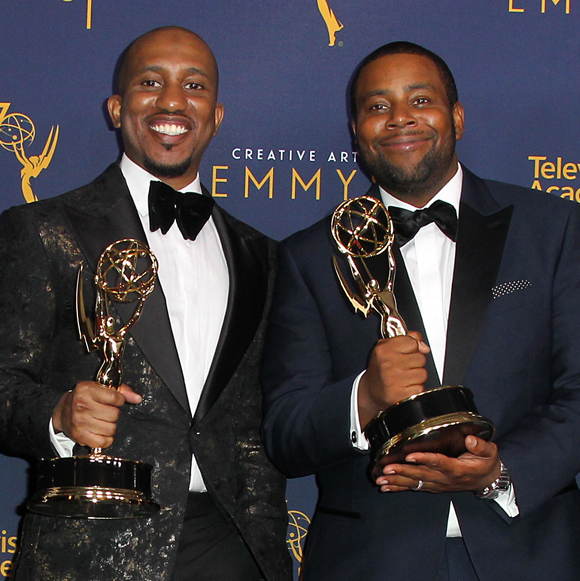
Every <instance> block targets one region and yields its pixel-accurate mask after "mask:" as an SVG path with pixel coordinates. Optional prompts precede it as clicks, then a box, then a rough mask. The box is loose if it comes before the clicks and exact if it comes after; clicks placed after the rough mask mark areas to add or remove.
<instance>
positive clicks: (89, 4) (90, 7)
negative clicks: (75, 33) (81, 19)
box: [62, 0, 93, 30]
mask: <svg viewBox="0 0 580 581" xmlns="http://www.w3.org/2000/svg"><path fill="white" fill-rule="evenodd" d="M62 1H63V2H72V1H73V0H62ZM92 25H93V0H87V30H90V29H91V27H92Z"/></svg>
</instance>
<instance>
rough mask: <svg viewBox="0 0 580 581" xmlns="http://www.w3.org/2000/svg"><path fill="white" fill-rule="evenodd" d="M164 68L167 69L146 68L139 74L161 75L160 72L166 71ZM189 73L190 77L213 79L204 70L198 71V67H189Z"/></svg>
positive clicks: (159, 67) (152, 66)
mask: <svg viewBox="0 0 580 581" xmlns="http://www.w3.org/2000/svg"><path fill="white" fill-rule="evenodd" d="M164 68H165V67H162V66H161V65H151V66H148V67H145V68H144V69H143V70H142V71H141V73H139V74H142V73H146V72H147V71H152V72H154V73H160V72H162V71H163V70H164ZM187 72H188V73H189V74H190V75H196V74H197V75H201V76H202V77H205V78H207V79H210V78H211V77H210V76H209V75H208V74H207V73H206V72H205V71H204V70H202V69H198V68H197V67H189V68H188V69H187Z"/></svg>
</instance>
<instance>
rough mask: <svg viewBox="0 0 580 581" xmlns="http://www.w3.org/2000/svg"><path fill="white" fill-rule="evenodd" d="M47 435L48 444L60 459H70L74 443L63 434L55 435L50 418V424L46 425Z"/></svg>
mask: <svg viewBox="0 0 580 581" xmlns="http://www.w3.org/2000/svg"><path fill="white" fill-rule="evenodd" d="M48 433H49V435H50V442H51V444H52V447H53V448H54V450H55V452H56V453H57V454H58V455H59V456H60V457H61V458H70V457H71V456H72V455H73V448H74V446H75V442H74V440H71V439H70V438H69V437H68V436H66V435H65V434H64V432H59V433H58V434H57V433H55V431H54V425H53V423H52V418H50V422H49V423H48Z"/></svg>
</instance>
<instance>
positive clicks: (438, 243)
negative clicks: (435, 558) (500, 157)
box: [351, 165, 519, 537]
mask: <svg viewBox="0 0 580 581" xmlns="http://www.w3.org/2000/svg"><path fill="white" fill-rule="evenodd" d="M462 184H463V170H462V169H461V166H460V165H458V169H457V172H456V173H455V175H454V176H453V177H452V178H451V179H450V180H449V182H447V184H445V186H444V187H443V188H442V189H441V190H440V191H439V192H438V193H437V195H436V196H434V197H433V198H432V199H431V200H430V201H429V203H428V204H427V206H425V207H428V206H431V204H433V203H434V202H436V201H437V200H442V201H444V202H448V203H449V204H451V205H452V206H453V207H454V208H455V210H456V212H457V215H459V202H460V199H461V188H462ZM379 190H380V193H381V198H382V200H383V203H384V205H385V207H387V208H388V207H389V206H396V207H399V208H403V209H405V210H410V211H415V210H417V208H416V207H415V206H412V205H410V204H407V203H405V202H403V201H401V200H399V199H397V198H395V197H394V196H392V195H391V194H389V193H388V192H386V191H385V190H383V189H382V188H379ZM455 246H456V244H455V242H453V241H452V240H451V239H450V238H448V237H447V236H446V235H445V234H443V232H441V230H440V229H439V226H437V225H436V224H435V223H431V224H428V225H427V226H423V228H421V229H420V230H419V231H418V232H417V234H416V235H415V236H414V237H413V238H412V239H411V240H409V242H407V243H406V244H405V245H404V246H402V247H401V255H402V257H403V261H404V263H405V268H406V269H407V272H408V274H409V280H410V282H411V286H412V287H413V292H414V294H415V299H416V300H417V304H418V306H419V310H420V312H421V318H422V319H423V324H424V326H425V333H426V335H427V337H425V341H426V342H427V344H428V345H429V347H430V349H431V354H432V356H433V362H434V363H435V369H436V370H437V375H438V376H439V382H441V380H442V378H443V370H444V366H445V348H446V344H447V323H448V319H449V306H450V303H451V287H452V283H453V268H454V266H455ZM363 373H364V372H363ZM361 376H362V373H361V374H360V375H359V376H358V377H357V378H356V380H355V382H354V385H353V392H352V399H351V432H352V437H351V440H352V441H353V443H354V444H353V445H354V446H355V447H358V448H359V449H362V450H366V449H368V447H369V445H368V441H367V440H366V437H364V434H363V433H362V430H361V427H360V422H359V419H358V405H357V400H358V384H359V381H360V377H361ZM496 502H498V504H499V505H500V506H501V507H502V508H503V509H504V510H505V512H506V513H507V514H508V515H509V516H511V517H514V516H517V515H518V513H519V510H518V507H517V504H516V502H515V494H514V491H513V486H510V489H509V491H506V492H505V493H503V494H501V495H500V496H499V497H498V498H497V499H496ZM447 536H448V537H459V536H461V529H460V527H459V522H458V520H457V515H456V513H455V508H454V507H453V503H450V508H449V519H448V522H447Z"/></svg>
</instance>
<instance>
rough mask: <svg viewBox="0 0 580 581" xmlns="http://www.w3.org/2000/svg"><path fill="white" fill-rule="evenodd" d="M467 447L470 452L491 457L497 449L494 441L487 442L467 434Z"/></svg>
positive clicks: (482, 456) (483, 456)
mask: <svg viewBox="0 0 580 581" xmlns="http://www.w3.org/2000/svg"><path fill="white" fill-rule="evenodd" d="M465 447H466V448H467V451H468V452H471V453H472V454H475V455H476V456H480V457H481V458H491V457H493V455H494V454H495V453H496V450H497V446H496V445H495V444H494V443H493V442H486V441H485V440H482V439H481V438H477V437H475V436H467V437H466V438H465Z"/></svg>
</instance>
